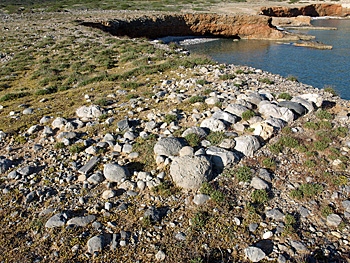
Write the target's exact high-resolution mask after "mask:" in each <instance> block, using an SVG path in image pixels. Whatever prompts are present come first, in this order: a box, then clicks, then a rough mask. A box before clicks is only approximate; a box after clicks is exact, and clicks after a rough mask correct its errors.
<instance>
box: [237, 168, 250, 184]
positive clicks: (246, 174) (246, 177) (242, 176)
mask: <svg viewBox="0 0 350 263" xmlns="http://www.w3.org/2000/svg"><path fill="white" fill-rule="evenodd" d="M252 174H253V173H252V170H251V169H250V168H249V167H248V166H245V165H244V166H241V167H238V168H237V169H236V171H235V175H236V178H237V180H238V181H239V182H247V183H249V182H250V181H251V180H252Z"/></svg>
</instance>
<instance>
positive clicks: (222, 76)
mask: <svg viewBox="0 0 350 263" xmlns="http://www.w3.org/2000/svg"><path fill="white" fill-rule="evenodd" d="M235 77H236V76H235V75H234V74H223V75H221V76H220V79H221V80H230V79H234V78H235Z"/></svg>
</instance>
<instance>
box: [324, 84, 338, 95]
mask: <svg viewBox="0 0 350 263" xmlns="http://www.w3.org/2000/svg"><path fill="white" fill-rule="evenodd" d="M323 90H324V91H325V92H328V93H330V94H332V95H333V96H338V93H337V92H336V91H335V89H334V88H333V87H332V86H325V87H324V88H323Z"/></svg>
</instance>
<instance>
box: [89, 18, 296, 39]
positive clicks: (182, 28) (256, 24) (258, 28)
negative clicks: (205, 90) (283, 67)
mask: <svg viewBox="0 0 350 263" xmlns="http://www.w3.org/2000/svg"><path fill="white" fill-rule="evenodd" d="M271 21H272V19H271V18H270V17H268V16H259V15H232V16H230V15H218V14H159V15H147V16H142V17H134V18H129V19H115V20H108V21H100V22H83V23H82V24H83V25H86V26H92V27H97V28H100V29H102V30H104V31H107V32H110V33H111V34H113V35H117V36H129V37H147V38H159V37H164V36H189V35H191V36H219V37H231V38H238V39H240V38H244V39H271V40H273V39H296V38H297V37H296V36H292V35H290V34H288V33H286V32H281V31H279V30H278V29H277V28H276V27H275V26H273V25H272V24H271Z"/></svg>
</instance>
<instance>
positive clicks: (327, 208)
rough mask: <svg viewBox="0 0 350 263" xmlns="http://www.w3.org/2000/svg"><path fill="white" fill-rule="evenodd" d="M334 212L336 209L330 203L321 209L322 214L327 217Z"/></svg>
mask: <svg viewBox="0 0 350 263" xmlns="http://www.w3.org/2000/svg"><path fill="white" fill-rule="evenodd" d="M333 213H334V209H333V207H331V206H330V205H327V206H324V207H323V208H322V209H321V215H322V216H323V217H327V216H329V215H330V214H333Z"/></svg>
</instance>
